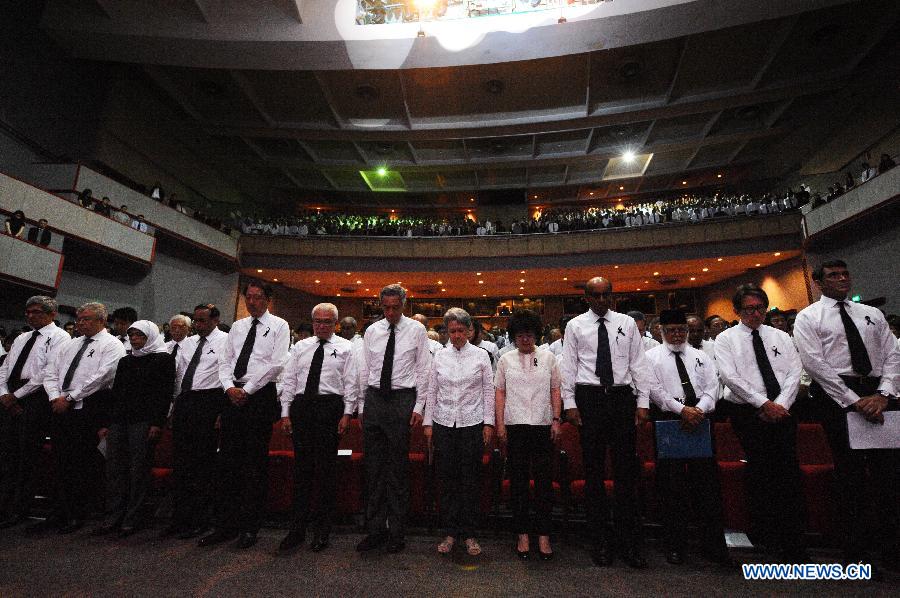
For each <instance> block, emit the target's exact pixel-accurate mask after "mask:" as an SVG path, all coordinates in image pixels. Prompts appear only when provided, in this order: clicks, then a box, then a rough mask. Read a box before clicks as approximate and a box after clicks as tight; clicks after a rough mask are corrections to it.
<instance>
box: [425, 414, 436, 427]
mask: <svg viewBox="0 0 900 598" xmlns="http://www.w3.org/2000/svg"><path fill="white" fill-rule="evenodd" d="M432 423H434V420H432V419H431V416H430V415H426V416H425V417H424V418H422V425H423V426H430V425H431V424H432Z"/></svg>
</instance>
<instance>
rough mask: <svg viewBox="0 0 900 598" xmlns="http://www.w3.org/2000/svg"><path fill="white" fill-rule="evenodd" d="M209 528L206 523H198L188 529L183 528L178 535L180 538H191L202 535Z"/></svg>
mask: <svg viewBox="0 0 900 598" xmlns="http://www.w3.org/2000/svg"><path fill="white" fill-rule="evenodd" d="M207 529H208V528H207V527H206V526H205V525H198V526H197V527H192V528H188V529H183V530H181V532H180V533H179V534H178V535H177V536H176V538H178V539H179V540H190V539H191V538H196V537H198V536H202V535H203V534H204V533H206V530H207Z"/></svg>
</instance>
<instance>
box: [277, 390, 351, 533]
mask: <svg viewBox="0 0 900 598" xmlns="http://www.w3.org/2000/svg"><path fill="white" fill-rule="evenodd" d="M290 415H291V425H292V426H293V429H294V433H293V434H292V436H291V440H292V441H293V444H294V521H293V523H292V528H293V529H298V530H299V529H303V530H305V529H306V528H307V527H308V526H309V527H312V529H313V532H314V533H315V534H316V536H318V537H327V536H328V534H329V532H330V531H331V514H332V510H333V509H334V505H335V501H336V497H337V477H336V473H337V472H336V469H337V449H338V444H339V443H340V437H339V436H338V433H337V428H338V422H339V421H340V420H341V417H342V416H343V415H344V398H343V397H341V396H337V395H315V396H312V397H306V396H302V395H297V397H296V398H295V399H294V401H293V402H292V403H291V414H290ZM316 480H318V486H319V496H318V500H317V501H315V503H314V504H315V508H314V509H311V508H310V505H311V503H312V501H311V498H312V493H313V487H314V485H315V482H316Z"/></svg>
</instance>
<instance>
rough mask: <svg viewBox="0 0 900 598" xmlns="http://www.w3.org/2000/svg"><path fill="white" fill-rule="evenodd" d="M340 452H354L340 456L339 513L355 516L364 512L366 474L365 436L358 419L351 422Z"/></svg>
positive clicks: (338, 477)
mask: <svg viewBox="0 0 900 598" xmlns="http://www.w3.org/2000/svg"><path fill="white" fill-rule="evenodd" d="M338 450H339V451H341V450H349V451H353V452H352V453H351V454H350V455H349V456H339V457H338V462H337V480H338V481H337V512H338V513H340V514H343V515H354V514H356V513H361V512H362V511H363V508H364V507H363V495H364V490H365V487H364V484H365V479H366V478H365V472H364V471H363V434H362V426H361V425H360V424H359V420H358V419H351V420H350V428H349V429H348V430H347V433H346V434H344V437H343V438H341V442H340V444H339V445H338Z"/></svg>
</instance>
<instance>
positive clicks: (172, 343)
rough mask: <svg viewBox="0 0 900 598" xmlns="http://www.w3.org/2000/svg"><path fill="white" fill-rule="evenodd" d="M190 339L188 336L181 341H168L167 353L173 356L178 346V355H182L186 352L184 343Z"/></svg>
mask: <svg viewBox="0 0 900 598" xmlns="http://www.w3.org/2000/svg"><path fill="white" fill-rule="evenodd" d="M188 338H190V337H187V336H186V337H184V338H183V339H181V341H175V340H174V339H173V340H170V341H166V352H167V353H170V354H171V353H172V351H173V350H174V349H175V345H178V355H181V352H182V351H183V350H184V341H186V340H187V339H188ZM175 358H176V359H178V356H177V355H176V356H175Z"/></svg>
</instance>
